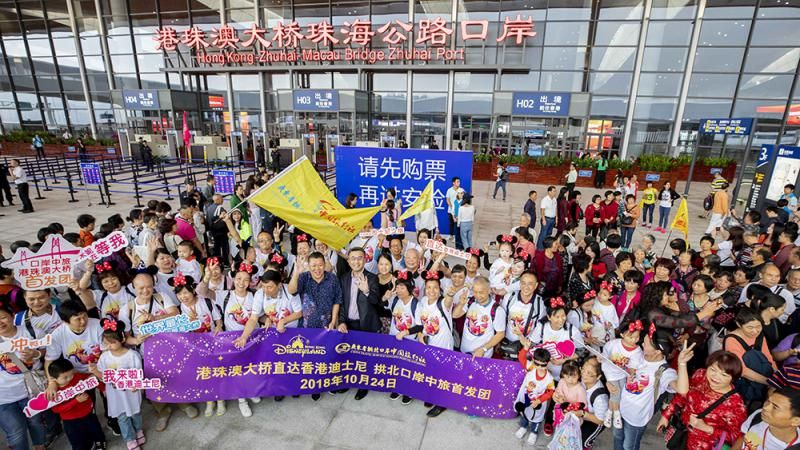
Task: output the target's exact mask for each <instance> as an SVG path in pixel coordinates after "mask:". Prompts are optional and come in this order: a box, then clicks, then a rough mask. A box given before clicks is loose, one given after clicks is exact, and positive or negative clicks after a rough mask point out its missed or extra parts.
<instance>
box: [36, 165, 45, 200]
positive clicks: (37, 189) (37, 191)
mask: <svg viewBox="0 0 800 450" xmlns="http://www.w3.org/2000/svg"><path fill="white" fill-rule="evenodd" d="M33 185H34V186H36V200H44V199H45V197H42V193H41V192H39V179H37V178H36V172H35V171H34V172H33Z"/></svg>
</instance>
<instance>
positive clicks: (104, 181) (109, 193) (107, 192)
mask: <svg viewBox="0 0 800 450" xmlns="http://www.w3.org/2000/svg"><path fill="white" fill-rule="evenodd" d="M103 186H104V187H105V188H106V199H108V206H113V205H116V203H114V202H112V201H111V192H110V191H109V190H108V180H106V177H103Z"/></svg>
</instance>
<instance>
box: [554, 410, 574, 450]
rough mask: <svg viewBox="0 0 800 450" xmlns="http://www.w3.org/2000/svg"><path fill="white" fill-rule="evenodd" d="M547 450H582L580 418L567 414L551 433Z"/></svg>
mask: <svg viewBox="0 0 800 450" xmlns="http://www.w3.org/2000/svg"><path fill="white" fill-rule="evenodd" d="M547 448H548V450H582V449H583V447H582V443H581V420H580V419H578V418H577V417H576V416H575V415H574V414H567V415H566V416H565V417H564V421H563V422H561V424H559V426H558V428H556V431H555V433H553V439H552V440H551V441H550V443H549V444H547Z"/></svg>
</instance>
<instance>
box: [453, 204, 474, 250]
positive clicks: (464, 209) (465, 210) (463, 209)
mask: <svg viewBox="0 0 800 450" xmlns="http://www.w3.org/2000/svg"><path fill="white" fill-rule="evenodd" d="M474 222H475V207H474V206H472V196H471V195H469V194H465V195H464V199H463V200H462V201H461V206H459V207H458V216H457V217H456V225H457V226H458V228H459V231H460V233H461V244H462V245H463V246H464V248H470V247H472V225H473V223H474Z"/></svg>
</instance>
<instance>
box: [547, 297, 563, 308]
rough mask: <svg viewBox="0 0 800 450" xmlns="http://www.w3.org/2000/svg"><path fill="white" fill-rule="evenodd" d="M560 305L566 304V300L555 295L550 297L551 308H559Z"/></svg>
mask: <svg viewBox="0 0 800 450" xmlns="http://www.w3.org/2000/svg"><path fill="white" fill-rule="evenodd" d="M560 306H564V300H563V299H562V298H561V297H553V298H551V299H550V307H551V308H558V307H560Z"/></svg>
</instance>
